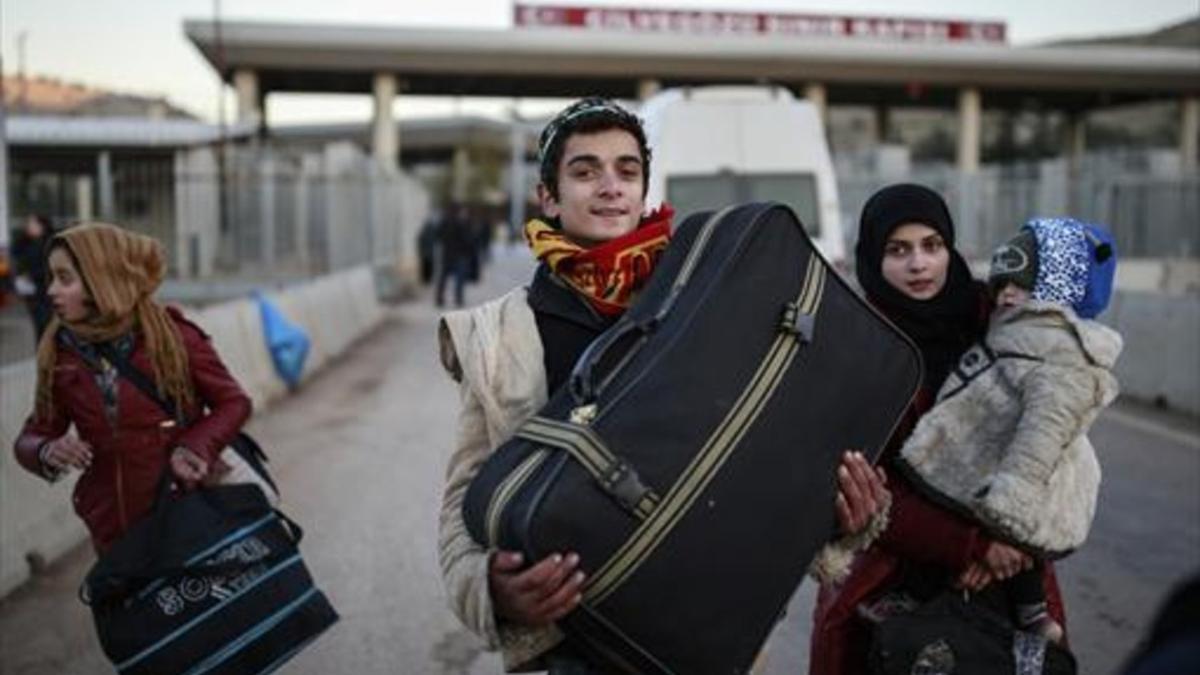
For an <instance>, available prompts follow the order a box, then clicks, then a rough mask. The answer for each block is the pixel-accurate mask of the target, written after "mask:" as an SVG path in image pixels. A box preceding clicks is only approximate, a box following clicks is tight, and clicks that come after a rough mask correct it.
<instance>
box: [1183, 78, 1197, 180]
mask: <svg viewBox="0 0 1200 675" xmlns="http://www.w3.org/2000/svg"><path fill="white" fill-rule="evenodd" d="M1180 108H1181V109H1180V111H1179V112H1180V115H1179V124H1180V128H1179V159H1180V167H1181V168H1182V169H1183V172H1184V173H1194V172H1195V171H1196V164H1197V162H1198V161H1200V159H1197V157H1196V153H1197V151H1200V96H1188V97H1187V98H1185V99H1183V101H1182V102H1181V106H1180Z"/></svg>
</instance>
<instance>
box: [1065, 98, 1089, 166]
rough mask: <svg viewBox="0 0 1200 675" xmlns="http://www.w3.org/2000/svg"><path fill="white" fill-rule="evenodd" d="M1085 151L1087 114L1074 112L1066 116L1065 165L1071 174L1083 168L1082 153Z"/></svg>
mask: <svg viewBox="0 0 1200 675" xmlns="http://www.w3.org/2000/svg"><path fill="white" fill-rule="evenodd" d="M1085 152H1087V115H1085V114H1083V113H1081V112H1080V113H1074V114H1071V115H1068V116H1067V153H1066V154H1067V167H1068V168H1069V170H1070V175H1071V176H1078V175H1079V172H1080V171H1082V170H1083V155H1084V153H1085Z"/></svg>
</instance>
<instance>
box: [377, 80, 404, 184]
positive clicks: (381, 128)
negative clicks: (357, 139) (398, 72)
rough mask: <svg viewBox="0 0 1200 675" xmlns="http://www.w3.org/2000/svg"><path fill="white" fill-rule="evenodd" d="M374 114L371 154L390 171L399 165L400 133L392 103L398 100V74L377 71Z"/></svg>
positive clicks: (380, 164)
mask: <svg viewBox="0 0 1200 675" xmlns="http://www.w3.org/2000/svg"><path fill="white" fill-rule="evenodd" d="M373 89H374V93H375V109H374V116H373V117H372V119H371V154H372V155H373V156H374V157H375V161H376V162H377V163H378V164H379V166H381V167H383V168H384V169H385V170H388V171H395V170H396V169H397V167H398V162H397V160H398V158H399V154H398V153H399V152H400V134H399V133H398V132H397V130H396V120H395V119H394V118H393V117H392V104H393V103H394V102H395V101H396V89H397V82H396V76H395V75H393V74H391V73H375V82H374V85H373Z"/></svg>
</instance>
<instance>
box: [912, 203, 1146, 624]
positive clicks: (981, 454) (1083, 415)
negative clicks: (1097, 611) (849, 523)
mask: <svg viewBox="0 0 1200 675" xmlns="http://www.w3.org/2000/svg"><path fill="white" fill-rule="evenodd" d="M1115 270H1116V252H1115V250H1114V248H1113V245H1112V242H1111V239H1110V238H1109V236H1108V235H1107V233H1105V232H1103V231H1102V230H1099V229H1098V228H1096V227H1094V226H1091V225H1088V224H1085V223H1082V222H1079V221H1076V220H1072V219H1036V220H1032V221H1030V222H1028V223H1027V224H1026V225H1025V226H1024V227H1022V228H1021V230H1020V232H1019V233H1018V234H1017V235H1016V236H1014V237H1013V238H1012V239H1010V240H1009V241H1008V242H1007V243H1005V244H1004V245H1002V246H1001V247H1000V248H999V249H997V250H996V252H995V254H994V255H993V257H992V264H991V270H990V272H989V277H988V281H989V285H990V286H991V289H992V291H993V293H994V294H995V298H996V310H995V312H994V313H993V315H992V318H991V321H990V324H989V328H988V332H987V335H986V336H985V338H984V339H983V341H982V342H980V343H979V344H976V345H975V346H973V347H972V348H971V349H969V350H968V351H967V352H966V353H964V354H963V356H962V358H961V359H960V361H959V363H958V365H957V367H956V368H954V369H953V370H952V371H951V373H950V375H949V377H948V378H947V379H946V382H945V384H944V385H943V386H942V388H941V390H940V392H939V393H938V403H937V405H936V406H935V407H934V408H933V409H932V410H930V412H929V413H928V414H927V415H925V416H924V417H923V418H922V419H921V422H920V423H919V424H918V425H917V427H916V429H915V430H914V431H913V434H912V435H911V436H910V437H909V439H908V441H907V442H906V443H905V445H904V447H903V448H902V449H901V451H900V465H901V468H902V469H904V470H905V471H906V472H907V473H908V474H910V475H911V476H912V478H913V479H914V482H915V483H916V484H917V485H918V486H919V487H920V488H921V489H923V490H925V491H927V492H928V493H929V494H930V496H931V497H932V498H934V499H936V500H938V501H940V502H942V503H944V504H947V505H948V506H950V507H952V508H956V509H958V510H960V511H962V512H964V513H966V514H967V515H969V516H971V517H972V518H974V519H976V520H978V521H979V522H980V523H982V524H983V525H984V526H985V527H987V528H989V529H990V530H991V531H992V532H993V533H994V534H996V535H997V536H999V537H1001V538H1002V539H1006V540H1009V541H1011V542H1012V543H1013V544H1015V545H1017V546H1019V547H1020V548H1022V549H1023V550H1024V551H1026V552H1027V553H1029V554H1030V555H1031V556H1032V560H1033V561H1034V562H1033V564H1032V565H1031V567H1032V569H1026V570H1024V571H1022V572H1019V573H1018V574H1016V575H1015V576H1013V577H1010V578H1009V579H1008V580H1007V581H1005V582H1004V583H1005V589H1006V591H1007V592H1008V595H1009V598H1010V601H1011V603H1010V604H1011V605H1012V607H1013V610H1014V614H1015V616H1014V617H1013V619H1014V620H1015V622H1016V624H1017V626H1018V627H1020V628H1022V629H1024V630H1029V631H1032V632H1035V633H1039V634H1041V635H1042V636H1043V637H1046V638H1047V639H1050V640H1054V641H1061V640H1062V637H1063V631H1062V628H1061V626H1059V625H1058V624H1057V622H1055V621H1053V620H1052V619H1051V618H1050V617H1049V616H1048V615H1047V612H1046V600H1045V596H1044V593H1043V590H1042V584H1041V577H1042V575H1041V564H1042V563H1041V562H1040V561H1043V560H1047V559H1054V558H1057V557H1061V556H1064V555H1066V554H1068V553H1070V552H1071V551H1073V550H1074V549H1076V548H1078V547H1079V546H1080V545H1081V544H1082V543H1083V541H1084V539H1085V538H1086V537H1087V533H1088V530H1089V528H1090V526H1091V522H1092V517H1093V515H1094V514H1095V510H1096V499H1097V495H1098V493H1099V487H1100V465H1099V463H1098V461H1097V459H1096V453H1095V450H1094V449H1093V448H1092V445H1091V443H1090V442H1089V441H1088V438H1087V431H1088V429H1089V428H1090V427H1091V425H1092V422H1093V421H1095V419H1096V417H1097V416H1098V415H1099V413H1100V411H1101V410H1103V409H1104V407H1105V406H1107V405H1108V404H1109V403H1110V402H1112V400H1113V399H1114V398H1115V397H1116V395H1117V381H1116V378H1115V377H1114V376H1113V374H1112V368H1113V365H1114V363H1115V362H1116V359H1117V355H1118V354H1119V353H1120V351H1121V346H1122V341H1121V336H1120V335H1119V334H1118V333H1117V332H1116V331H1114V330H1113V329H1111V328H1108V327H1107V326H1104V325H1102V324H1100V323H1099V322H1097V321H1095V320H1094V318H1095V317H1096V316H1097V315H1098V314H1099V313H1100V312H1101V311H1103V310H1104V308H1105V307H1106V306H1107V305H1108V301H1109V298H1110V296H1111V294H1112V283H1113V276H1114V272H1115Z"/></svg>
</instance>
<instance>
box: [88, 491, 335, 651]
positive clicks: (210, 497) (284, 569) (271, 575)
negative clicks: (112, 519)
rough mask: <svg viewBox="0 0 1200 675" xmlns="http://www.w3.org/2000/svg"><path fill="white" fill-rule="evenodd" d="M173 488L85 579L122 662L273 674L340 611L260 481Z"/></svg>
mask: <svg viewBox="0 0 1200 675" xmlns="http://www.w3.org/2000/svg"><path fill="white" fill-rule="evenodd" d="M165 493H166V490H163V491H161V492H160V496H159V501H158V504H157V506H156V507H155V509H154V510H153V511H152V512H151V513H150V515H148V516H146V517H145V518H143V519H142V520H141V521H139V522H137V523H135V524H134V526H133V527H131V528H130V529H129V531H128V532H126V533H125V535H124V536H122V537H121V539H120V540H118V541H117V542H116V543H115V544H114V545H113V547H112V548H111V549H109V550H108V551H106V552H105V553H104V554H103V555H102V556H101V557H100V559H99V560H98V561H97V562H96V563H95V565H93V566H92V569H91V570H90V571H89V572H88V575H87V578H86V579H85V580H84V582H83V585H82V586H81V588H80V598H81V599H82V600H83V601H84V603H86V604H88V605H89V606H90V607H91V610H92V617H93V619H94V620H95V623H96V632H97V634H98V636H99V638H100V645H101V647H103V649H104V653H105V654H106V655H107V656H108V658H109V660H111V661H112V663H113V665H114V666H115V667H116V670H117V672H119V673H128V674H129V675H134V674H138V673H145V674H147V675H151V674H152V675H169V674H172V673H196V674H199V673H228V674H232V673H239V674H241V673H266V672H271V671H273V670H275V669H276V668H278V667H279V666H281V665H282V664H283V663H285V662H286V661H287V660H288V659H290V658H291V657H292V656H294V655H295V654H296V653H298V652H299V651H300V650H301V649H303V648H304V647H305V646H306V645H307V644H308V643H310V642H311V641H312V640H314V639H315V638H316V637H317V636H318V635H320V634H321V633H322V632H323V631H324V630H325V629H327V628H329V626H331V625H332V624H333V623H334V622H336V621H337V620H338V615H337V612H336V611H334V609H333V607H332V606H331V605H330V604H329V600H328V599H327V598H326V597H325V595H324V594H323V593H322V592H321V591H320V590H318V589H317V588H316V586H315V585H314V584H313V580H312V577H311V576H310V575H309V573H308V568H307V567H306V566H305V564H304V560H303V559H302V558H301V557H300V552H299V550H298V549H297V544H298V543H299V542H300V538H301V536H302V532H301V530H300V528H299V526H297V525H296V524H295V523H294V522H293V521H292V520H291V519H289V518H287V517H286V516H284V515H283V514H282V513H281V512H279V511H278V510H276V509H274V508H272V506H271V504H270V503H269V502H268V501H267V498H266V496H265V495H264V494H263V491H262V490H261V489H259V487H258V486H257V485H253V484H246V483H243V484H234V485H218V486H214V487H208V488H204V489H200V490H196V491H193V492H189V493H187V494H184V495H182V496H179V497H177V498H172V497H169V496H167V495H166V494H165Z"/></svg>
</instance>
